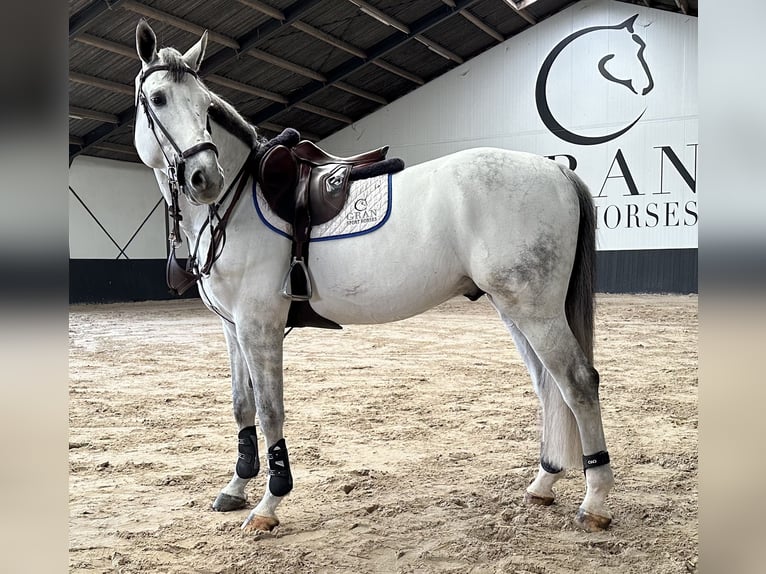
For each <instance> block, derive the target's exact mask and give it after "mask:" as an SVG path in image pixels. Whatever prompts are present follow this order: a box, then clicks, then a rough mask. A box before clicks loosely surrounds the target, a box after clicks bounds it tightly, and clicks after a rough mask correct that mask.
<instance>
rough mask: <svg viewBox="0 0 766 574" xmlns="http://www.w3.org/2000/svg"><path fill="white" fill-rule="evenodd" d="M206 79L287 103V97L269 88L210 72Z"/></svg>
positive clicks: (233, 88)
mask: <svg viewBox="0 0 766 574" xmlns="http://www.w3.org/2000/svg"><path fill="white" fill-rule="evenodd" d="M205 81H207V82H213V83H214V84H218V85H219V86H224V87H227V88H231V89H232V90H236V91H238V92H242V93H244V94H249V95H251V96H255V97H257V98H263V99H265V100H271V101H272V102H279V103H280V104H286V103H287V98H286V97H284V96H282V95H280V94H277V93H275V92H270V91H268V90H263V89H261V88H256V87H255V86H250V85H248V84H243V83H242V82H237V81H236V80H230V79H229V78H224V77H223V76H219V75H217V74H210V75H208V76H206V77H205Z"/></svg>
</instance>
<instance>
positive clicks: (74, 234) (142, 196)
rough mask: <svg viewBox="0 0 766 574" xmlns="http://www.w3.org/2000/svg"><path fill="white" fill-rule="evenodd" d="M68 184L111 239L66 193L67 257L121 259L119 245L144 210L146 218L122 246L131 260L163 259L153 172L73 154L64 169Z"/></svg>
mask: <svg viewBox="0 0 766 574" xmlns="http://www.w3.org/2000/svg"><path fill="white" fill-rule="evenodd" d="M69 186H70V187H71V188H72V189H73V190H74V191H75V193H76V194H77V195H78V196H79V197H80V198H81V199H82V201H83V203H85V205H87V207H88V209H90V211H91V212H92V213H93V215H95V217H96V218H97V219H98V220H99V221H100V222H101V225H103V226H104V228H105V229H106V230H107V231H108V232H109V234H110V235H111V236H112V237H113V238H114V240H115V242H116V243H117V244H118V245H119V246H120V247H119V248H118V247H117V246H116V245H115V244H114V243H113V242H112V241H111V240H110V239H109V237H108V236H107V234H106V233H104V231H103V230H102V229H101V228H100V227H99V226H98V224H97V223H96V221H95V220H94V218H93V217H92V216H91V215H90V214H89V213H88V211H87V210H86V209H85V207H83V205H82V203H80V201H78V199H77V198H76V197H75V196H74V195H73V194H72V192H71V191H69V192H68V193H69V257H70V258H72V259H116V258H117V257H118V256H119V257H120V258H121V259H122V258H124V255H121V254H120V249H121V248H124V247H125V245H126V244H127V243H128V241H129V240H130V238H131V236H132V235H133V234H134V233H135V231H136V229H138V227H139V226H140V225H141V222H142V221H143V220H144V218H146V216H147V215H149V213H151V212H152V209H154V212H153V213H152V215H151V217H150V218H149V220H148V221H147V222H146V223H145V224H144V226H143V227H142V228H141V230H140V231H139V232H138V234H137V235H136V237H135V238H134V239H133V241H132V242H130V245H129V246H128V247H127V249H125V255H127V257H128V258H130V259H164V258H165V254H166V247H165V246H166V243H167V239H166V235H167V234H166V232H165V207H164V205H165V204H164V201H162V203H161V204H160V205H159V207H157V208H156V209H155V206H156V205H157V203H158V202H159V201H160V200H161V199H162V196H161V195H160V190H159V188H158V187H157V181H156V180H155V179H154V174H153V173H152V171H151V170H150V169H149V168H147V167H145V166H144V165H143V164H134V163H129V162H123V161H113V160H107V159H98V158H94V157H86V156H78V157H77V158H75V160H74V162H72V166H71V167H70V169H69Z"/></svg>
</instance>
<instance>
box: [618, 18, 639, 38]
mask: <svg viewBox="0 0 766 574" xmlns="http://www.w3.org/2000/svg"><path fill="white" fill-rule="evenodd" d="M637 18H638V14H634V15H633V16H631V17H630V18H628V19H627V20H625V21H624V22H623V23H622V24H617V29H618V30H619V29H620V28H627V30H628V32H630V33H631V34H632V33H633V32H634V30H633V25H634V24H635V23H636V19H637Z"/></svg>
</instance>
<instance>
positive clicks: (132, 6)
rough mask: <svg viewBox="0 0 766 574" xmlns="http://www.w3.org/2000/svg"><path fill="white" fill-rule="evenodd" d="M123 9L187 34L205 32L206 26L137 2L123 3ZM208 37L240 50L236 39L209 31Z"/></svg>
mask: <svg viewBox="0 0 766 574" xmlns="http://www.w3.org/2000/svg"><path fill="white" fill-rule="evenodd" d="M122 7H123V8H124V9H125V10H130V11H131V12H135V13H136V14H139V15H141V16H145V17H147V18H154V19H155V20H157V21H159V22H163V23H165V24H169V25H171V26H173V27H175V28H179V29H181V30H186V31H187V32H191V33H192V34H197V35H198V36H201V35H202V34H203V33H204V32H205V27H204V26H200V25H198V24H194V23H192V22H189V21H188V20H184V19H183V18H179V17H178V16H174V15H173V14H168V13H167V12H163V11H162V10H157V8H152V7H151V6H146V5H145V4H141V3H140V2H136V1H135V0H125V1H124V2H123V3H122ZM207 37H208V39H209V40H212V41H213V42H215V43H216V44H221V45H223V46H226V47H228V48H232V49H233V50H237V51H238V50H239V49H240V46H239V42H237V41H236V40H235V39H234V38H229V37H228V36H224V35H223V34H219V33H218V32H214V31H211V30H208V35H207Z"/></svg>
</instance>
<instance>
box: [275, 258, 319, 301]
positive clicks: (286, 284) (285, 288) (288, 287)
mask: <svg viewBox="0 0 766 574" xmlns="http://www.w3.org/2000/svg"><path fill="white" fill-rule="evenodd" d="M296 266H297V267H298V268H299V269H300V270H301V271H303V276H304V277H305V278H306V294H305V295H296V294H295V293H293V292H292V284H291V283H292V282H291V281H290V277H291V276H292V274H293V269H295V267H296ZM311 293H312V291H311V278H310V277H309V270H308V267H306V263H305V262H304V261H303V258H301V259H298V258H296V257H293V260H292V263H290V269H288V270H287V273H286V274H285V280H284V281H282V297H285V298H287V299H290V300H291V301H308V300H309V299H311Z"/></svg>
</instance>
